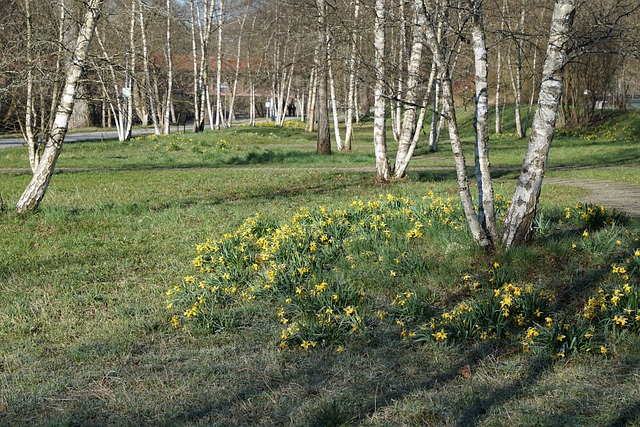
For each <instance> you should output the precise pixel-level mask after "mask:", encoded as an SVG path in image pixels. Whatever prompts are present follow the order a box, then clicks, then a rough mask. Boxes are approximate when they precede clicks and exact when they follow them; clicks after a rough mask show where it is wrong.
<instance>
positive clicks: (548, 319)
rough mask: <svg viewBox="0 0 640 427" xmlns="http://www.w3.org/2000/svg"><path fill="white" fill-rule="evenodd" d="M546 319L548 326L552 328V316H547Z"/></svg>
mask: <svg viewBox="0 0 640 427" xmlns="http://www.w3.org/2000/svg"><path fill="white" fill-rule="evenodd" d="M544 321H545V322H547V327H548V328H550V327H551V324H552V323H553V319H552V318H551V317H546V318H545V319H544Z"/></svg>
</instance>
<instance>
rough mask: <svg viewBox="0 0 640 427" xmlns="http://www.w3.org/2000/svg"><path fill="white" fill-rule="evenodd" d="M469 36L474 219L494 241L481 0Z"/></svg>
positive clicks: (474, 1)
mask: <svg viewBox="0 0 640 427" xmlns="http://www.w3.org/2000/svg"><path fill="white" fill-rule="evenodd" d="M470 3H471V4H470V7H471V21H472V25H473V28H472V30H471V40H472V46H473V57H474V69H475V88H476V94H475V104H476V109H475V120H474V127H475V131H476V132H475V133H476V135H475V169H476V181H477V185H478V219H479V221H480V225H481V226H482V228H483V230H484V232H485V234H486V235H487V237H488V238H489V239H490V240H491V242H493V243H495V242H496V240H497V235H498V232H497V230H496V219H495V208H494V194H493V183H492V181H491V171H490V168H489V166H490V164H489V119H488V116H489V82H488V78H489V71H488V64H487V41H486V34H485V30H484V20H483V14H482V0H471V2H470Z"/></svg>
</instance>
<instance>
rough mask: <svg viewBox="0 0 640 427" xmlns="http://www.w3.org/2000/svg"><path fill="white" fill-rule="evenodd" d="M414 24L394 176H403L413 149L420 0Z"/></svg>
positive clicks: (422, 21) (419, 55) (421, 13)
mask: <svg viewBox="0 0 640 427" xmlns="http://www.w3.org/2000/svg"><path fill="white" fill-rule="evenodd" d="M414 9H415V25H414V28H413V43H412V46H411V55H410V57H409V65H408V67H407V85H406V88H405V94H404V101H405V108H404V117H403V120H402V128H401V130H400V140H399V143H398V152H397V153H396V161H395V165H394V178H396V179H400V178H404V176H405V173H406V170H407V166H409V161H410V160H411V157H412V156H413V152H414V150H415V143H414V139H413V135H414V132H415V124H416V99H417V98H418V81H419V78H420V62H421V61H422V48H423V44H422V28H424V26H425V21H426V15H425V12H424V10H423V9H424V6H423V5H422V0H415V2H414Z"/></svg>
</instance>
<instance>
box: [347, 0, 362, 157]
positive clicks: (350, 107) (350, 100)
mask: <svg viewBox="0 0 640 427" xmlns="http://www.w3.org/2000/svg"><path fill="white" fill-rule="evenodd" d="M353 3H354V11H353V20H354V30H353V31H352V33H351V55H350V58H349V90H348V94H347V112H346V114H345V119H344V121H345V127H346V130H345V135H344V150H345V151H351V141H352V140H353V114H354V110H355V105H357V102H356V100H355V96H356V59H357V54H358V45H357V43H356V31H355V23H357V22H358V18H359V16H360V0H355V1H354V2H353ZM354 104H355V105H354Z"/></svg>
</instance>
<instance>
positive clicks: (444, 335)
mask: <svg viewBox="0 0 640 427" xmlns="http://www.w3.org/2000/svg"><path fill="white" fill-rule="evenodd" d="M431 335H432V336H433V338H435V340H436V341H444V340H446V339H447V333H446V332H445V331H444V329H440V330H439V331H438V332H436V333H435V334H431Z"/></svg>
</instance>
